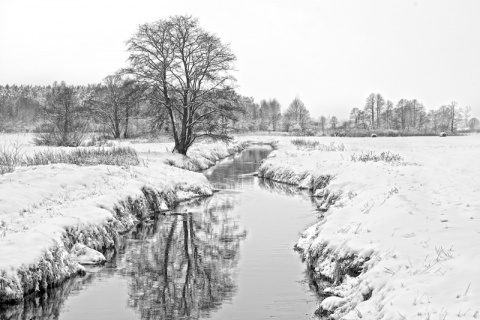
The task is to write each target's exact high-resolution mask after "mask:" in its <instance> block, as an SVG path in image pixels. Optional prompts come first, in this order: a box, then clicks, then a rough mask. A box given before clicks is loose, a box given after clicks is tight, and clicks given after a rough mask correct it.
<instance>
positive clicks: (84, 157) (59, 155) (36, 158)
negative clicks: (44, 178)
mask: <svg viewBox="0 0 480 320" xmlns="http://www.w3.org/2000/svg"><path fill="white" fill-rule="evenodd" d="M55 163H67V164H75V165H79V166H95V165H100V164H105V165H113V166H136V165H139V164H140V161H139V159H138V155H137V152H136V151H135V149H133V148H131V147H113V148H92V149H90V148H79V149H75V150H73V151H65V150H53V149H49V150H44V151H37V152H35V153H34V154H33V155H25V154H24V153H23V152H22V151H21V148H20V147H18V146H17V145H11V146H8V147H6V146H4V147H3V148H0V174H5V173H8V172H13V171H14V170H15V168H17V167H26V166H39V165H47V164H55Z"/></svg>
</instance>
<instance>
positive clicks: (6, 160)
mask: <svg viewBox="0 0 480 320" xmlns="http://www.w3.org/2000/svg"><path fill="white" fill-rule="evenodd" d="M21 161H22V151H21V147H20V146H19V145H18V144H11V145H9V146H7V145H3V146H2V147H1V148H0V174H4V173H9V172H13V171H14V170H15V168H16V167H18V166H19V165H20V164H21Z"/></svg>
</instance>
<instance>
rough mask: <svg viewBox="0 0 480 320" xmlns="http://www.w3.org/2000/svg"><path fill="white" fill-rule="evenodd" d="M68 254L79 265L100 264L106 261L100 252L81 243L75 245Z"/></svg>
mask: <svg viewBox="0 0 480 320" xmlns="http://www.w3.org/2000/svg"><path fill="white" fill-rule="evenodd" d="M70 254H71V255H72V256H73V259H74V260H75V261H76V262H78V263H80V264H102V263H104V262H105V261H106V260H107V259H105V256H104V255H103V254H102V253H101V252H98V251H97V250H93V249H92V248H89V247H87V246H86V245H84V244H81V243H76V244H75V245H74V246H73V248H72V249H71V250H70Z"/></svg>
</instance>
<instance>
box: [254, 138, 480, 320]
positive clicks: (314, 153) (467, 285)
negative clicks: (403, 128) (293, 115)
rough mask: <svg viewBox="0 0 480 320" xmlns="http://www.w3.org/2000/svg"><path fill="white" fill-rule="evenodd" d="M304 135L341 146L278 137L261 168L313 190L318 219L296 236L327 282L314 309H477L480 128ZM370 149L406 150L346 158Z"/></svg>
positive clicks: (410, 312)
mask: <svg viewBox="0 0 480 320" xmlns="http://www.w3.org/2000/svg"><path fill="white" fill-rule="evenodd" d="M308 139H309V140H311V141H315V140H316V141H319V142H320V143H321V145H319V146H317V149H319V148H323V149H324V150H329V149H334V150H337V151H320V150H307V149H308V148H307V149H305V148H300V149H297V148H296V147H295V146H294V145H292V144H291V143H290V140H291V139H289V138H281V139H280V143H279V145H278V150H277V151H275V152H273V153H272V154H271V155H270V156H269V158H268V159H267V161H266V162H265V163H264V164H263V165H262V166H261V168H260V170H259V175H260V176H263V177H266V178H270V179H273V180H277V181H281V182H285V183H290V184H295V185H298V186H301V187H304V188H310V189H313V191H314V192H315V193H316V195H317V197H318V206H319V209H320V211H321V212H322V215H323V219H321V221H319V222H318V223H317V224H315V225H313V226H311V227H310V228H309V229H308V230H306V231H305V232H304V233H303V234H302V237H301V239H300V240H299V242H298V244H297V246H296V247H297V248H298V250H299V251H301V252H302V256H303V258H304V259H305V260H306V262H307V265H308V267H309V270H310V273H311V274H312V283H314V285H315V286H319V287H320V288H323V293H324V296H325V299H324V300H323V301H322V302H321V304H320V307H319V310H318V313H320V314H323V315H329V316H331V317H332V318H336V319H360V318H362V319H450V318H453V317H464V318H467V319H477V318H480V278H479V277H478V268H479V267H480V180H479V179H480V178H479V177H480V166H479V165H478V159H479V158H480V136H478V135H477V136H467V137H447V138H438V137H411V138H377V139H372V138H369V139H348V138H308ZM331 143H334V145H333V146H334V147H333V148H331V147H330V146H332V145H331ZM343 147H344V148H343ZM343 149H344V150H343ZM372 151H373V152H374V154H375V155H380V154H381V153H382V152H387V151H389V152H390V153H393V154H398V155H400V156H401V157H402V158H403V159H402V160H400V161H393V162H385V161H378V162H372V161H367V162H362V161H357V162H354V161H352V155H355V156H357V158H358V155H361V154H364V155H365V154H367V153H368V152H372Z"/></svg>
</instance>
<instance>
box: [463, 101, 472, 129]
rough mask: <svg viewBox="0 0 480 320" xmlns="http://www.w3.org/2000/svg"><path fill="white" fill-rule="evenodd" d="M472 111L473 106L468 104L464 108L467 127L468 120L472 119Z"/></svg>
mask: <svg viewBox="0 0 480 320" xmlns="http://www.w3.org/2000/svg"><path fill="white" fill-rule="evenodd" d="M471 112H472V107H470V106H466V107H465V109H464V110H463V119H464V120H465V127H468V120H469V119H470V115H471Z"/></svg>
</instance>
